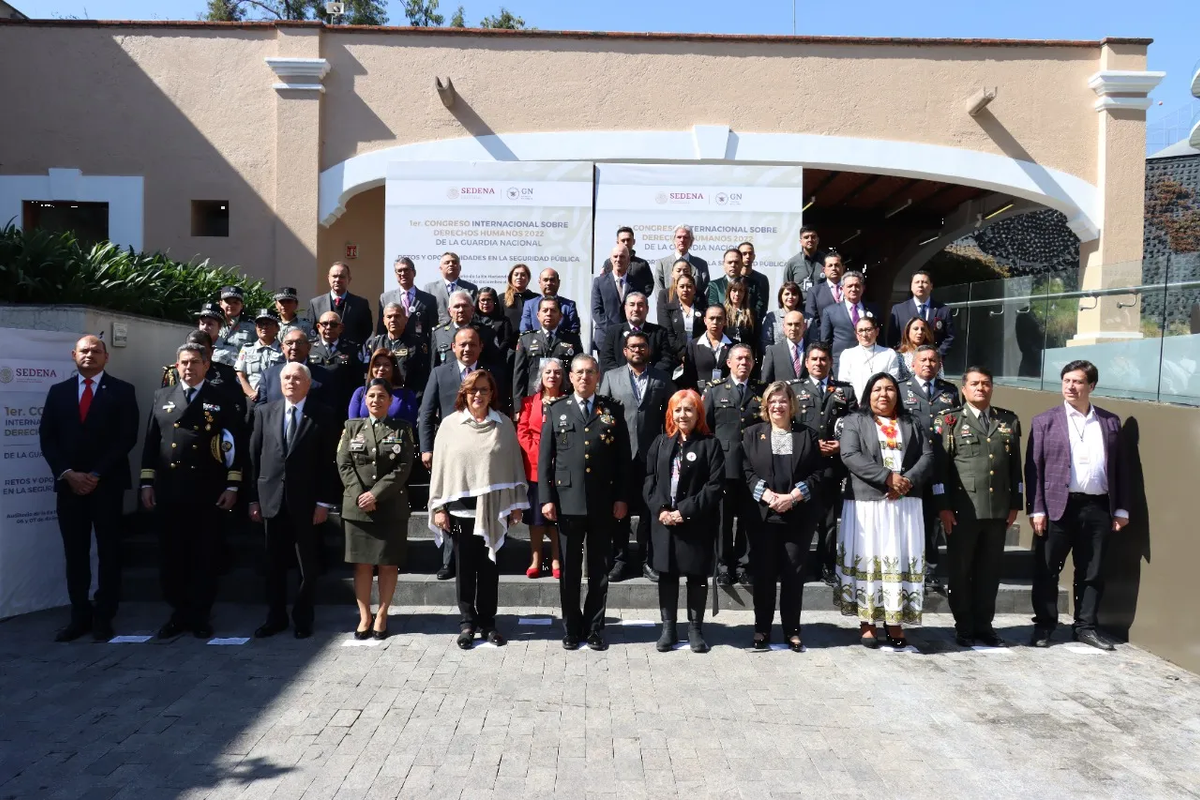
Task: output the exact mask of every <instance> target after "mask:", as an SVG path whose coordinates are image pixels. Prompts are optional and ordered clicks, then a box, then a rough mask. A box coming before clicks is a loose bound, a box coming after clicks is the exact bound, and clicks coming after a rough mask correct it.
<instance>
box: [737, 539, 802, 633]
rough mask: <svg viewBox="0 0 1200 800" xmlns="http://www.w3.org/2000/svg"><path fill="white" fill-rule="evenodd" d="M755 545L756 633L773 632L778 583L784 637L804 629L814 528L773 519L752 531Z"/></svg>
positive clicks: (754, 594)
mask: <svg viewBox="0 0 1200 800" xmlns="http://www.w3.org/2000/svg"><path fill="white" fill-rule="evenodd" d="M750 536H751V540H752V542H753V546H754V561H753V567H754V573H753V574H754V592H753V598H754V632H755V633H766V634H769V633H770V632H771V623H772V622H773V621H774V620H775V583H776V581H778V582H779V621H780V623H781V624H782V626H783V636H784V638H785V639H786V638H788V637H790V636H792V635H794V634H795V633H797V632H799V630H800V610H801V608H802V607H803V605H804V563H805V561H806V560H807V559H808V548H809V543H810V542H812V527H811V524H810V525H803V526H801V525H797V524H794V523H791V524H789V523H786V522H779V521H776V520H770V521H767V522H757V523H756V524H755V526H754V528H753V529H752V530H751V533H750Z"/></svg>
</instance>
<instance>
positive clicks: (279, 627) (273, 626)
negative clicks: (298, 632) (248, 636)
mask: <svg viewBox="0 0 1200 800" xmlns="http://www.w3.org/2000/svg"><path fill="white" fill-rule="evenodd" d="M287 627H288V626H287V623H286V622H272V621H271V620H267V621H266V622H264V623H263V624H262V625H259V626H258V627H257V628H255V629H254V638H255V639H266V638H267V637H268V636H274V635H275V634H277V633H283V632H284V631H286V630H287Z"/></svg>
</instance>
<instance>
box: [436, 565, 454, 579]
mask: <svg viewBox="0 0 1200 800" xmlns="http://www.w3.org/2000/svg"><path fill="white" fill-rule="evenodd" d="M453 577H454V570H453V569H452V568H450V567H442V568H441V569H439V570H438V571H437V579H438V580H439V581H448V580H450V579H451V578H453Z"/></svg>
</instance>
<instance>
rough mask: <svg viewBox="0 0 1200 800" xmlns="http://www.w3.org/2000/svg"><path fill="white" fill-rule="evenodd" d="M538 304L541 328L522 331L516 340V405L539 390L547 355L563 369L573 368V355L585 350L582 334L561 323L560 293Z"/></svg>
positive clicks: (539, 325) (517, 406)
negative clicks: (565, 327) (567, 328)
mask: <svg viewBox="0 0 1200 800" xmlns="http://www.w3.org/2000/svg"><path fill="white" fill-rule="evenodd" d="M539 303H540V305H539V307H538V329H537V330H535V331H526V332H525V333H522V334H521V336H520V338H519V339H518V340H517V356H516V360H515V364H514V367H513V405H512V407H513V408H514V409H518V410H519V409H520V408H521V401H522V400H524V399H525V398H526V397H532V396H533V395H535V394H537V393H538V391H539V389H540V388H541V380H542V362H543V361H545V360H546V359H548V358H553V359H556V360H557V361H558V362H559V363H560V364H562V368H563V373H564V374H565V373H568V372H570V371H571V359H573V358H574V357H575V356H577V355H579V354H580V353H582V352H584V350H583V342H581V341H580V339H579V334H577V333H572V332H571V331H568V330H566V329H564V328H563V327H562V321H563V319H562V311H561V310H559V304H558V298H557V297H543V298H541V300H540V301H539Z"/></svg>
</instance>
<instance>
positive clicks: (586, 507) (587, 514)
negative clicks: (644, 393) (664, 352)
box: [538, 355, 629, 650]
mask: <svg viewBox="0 0 1200 800" xmlns="http://www.w3.org/2000/svg"><path fill="white" fill-rule="evenodd" d="M599 382H600V368H599V365H598V364H597V363H596V359H594V358H592V357H591V356H590V355H578V356H575V358H574V360H572V361H571V385H572V386H573V387H574V389H575V391H574V392H572V393H571V394H569V395H566V396H565V397H561V398H559V399H558V400H556V401H555V402H554V403H552V404H551V405H550V407H549V408H547V409H546V421H545V424H544V425H543V426H542V442H541V449H540V451H539V452H538V498H539V499H540V500H542V501H543V502H542V516H544V517H545V518H546V519H548V520H549V521H551V522H555V523H557V524H558V539H559V546H560V550H561V552H562V565H563V568H562V579H561V580H560V581H559V584H558V591H559V596H560V598H561V600H562V619H563V628H564V633H565V635H564V636H563V640H562V644H563V648H564V649H567V650H575V649H577V648H578V647H579V642H580V640H582V639H583V638H584V637H585V636H586V637H587V645H588V647H590V648H591V649H592V650H605V649H607V647H608V645H607V644H606V643H605V641H604V610H605V608H606V607H607V605H608V569H609V563H608V560H609V557H610V555H611V551H612V536H613V520H617V521H619V520H622V519H625V517H626V515H627V514H628V513H629V505H628V500H629V494H628V492H629V445H628V444H627V443H628V441H629V429H628V428H626V426H625V412H624V409H622V408H621V404H620V403H618V402H617V401H615V400H613V399H612V398H611V397H604V396H603V395H597V394H596V385H597V384H598V383H599ZM585 545H586V547H587V571H588V593H587V600H586V601H585V602H584V606H583V609H582V611H581V610H580V608H579V587H580V581H581V579H582V577H583V558H584V547H585Z"/></svg>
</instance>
